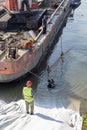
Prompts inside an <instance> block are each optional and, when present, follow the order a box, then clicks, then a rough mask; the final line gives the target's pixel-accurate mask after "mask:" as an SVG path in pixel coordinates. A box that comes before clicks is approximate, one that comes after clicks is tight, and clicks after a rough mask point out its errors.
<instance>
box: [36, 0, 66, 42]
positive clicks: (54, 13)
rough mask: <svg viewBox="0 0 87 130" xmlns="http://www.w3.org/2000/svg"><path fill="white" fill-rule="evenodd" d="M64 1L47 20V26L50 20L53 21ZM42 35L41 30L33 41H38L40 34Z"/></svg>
mask: <svg viewBox="0 0 87 130" xmlns="http://www.w3.org/2000/svg"><path fill="white" fill-rule="evenodd" d="M65 1H66V0H63V1H62V2H61V3H60V5H59V6H58V7H57V8H56V10H55V11H54V13H53V14H52V15H51V17H50V18H49V19H48V21H47V24H49V23H50V22H51V20H52V19H53V17H54V15H55V14H56V13H57V12H58V10H59V9H60V8H61V7H62V5H63V4H64V2H65ZM42 33H43V28H42V29H41V31H40V32H39V34H38V35H37V37H36V38H35V41H37V40H38V38H39V37H40V36H41V34H42Z"/></svg>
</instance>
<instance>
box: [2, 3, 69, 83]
mask: <svg viewBox="0 0 87 130" xmlns="http://www.w3.org/2000/svg"><path fill="white" fill-rule="evenodd" d="M70 10H71V9H70V0H66V1H65V3H64V5H63V7H62V8H61V10H60V13H59V12H57V13H56V14H55V15H54V16H53V17H52V19H51V22H48V23H47V33H46V34H42V35H41V36H40V37H39V38H38V40H37V42H36V43H35V44H39V45H38V46H37V48H36V49H35V50H34V52H33V53H31V54H29V51H26V53H25V54H24V55H23V56H22V57H21V58H20V59H19V60H15V61H9V62H0V66H6V65H7V66H8V68H9V66H10V68H9V69H8V70H7V71H6V69H7V67H4V69H2V68H0V82H1V83H7V82H12V81H15V80H18V79H20V78H21V77H23V76H24V75H26V74H27V73H28V72H30V71H31V70H32V69H34V68H35V67H36V66H37V64H38V63H39V61H40V59H41V58H42V57H43V56H44V54H45V53H46V50H47V48H48V46H51V44H52V42H53V40H54V38H55V36H56V35H57V34H58V32H59V30H60V28H61V26H62V24H63V22H64V20H65V18H66V17H67V15H68V13H69V12H70ZM13 70H14V71H13Z"/></svg>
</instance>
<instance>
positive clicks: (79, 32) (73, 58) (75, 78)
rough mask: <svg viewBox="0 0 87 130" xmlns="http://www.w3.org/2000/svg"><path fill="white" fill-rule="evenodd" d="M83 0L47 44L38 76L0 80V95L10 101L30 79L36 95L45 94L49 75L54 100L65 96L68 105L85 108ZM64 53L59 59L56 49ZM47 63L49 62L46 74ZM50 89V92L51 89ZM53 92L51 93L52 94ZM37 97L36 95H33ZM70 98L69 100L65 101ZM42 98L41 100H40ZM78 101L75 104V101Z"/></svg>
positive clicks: (86, 16)
mask: <svg viewBox="0 0 87 130" xmlns="http://www.w3.org/2000/svg"><path fill="white" fill-rule="evenodd" d="M86 26H87V1H86V0H82V1H81V5H80V6H79V7H78V8H77V9H75V10H74V15H73V17H69V18H68V20H67V24H66V26H65V27H64V28H63V31H62V35H61V37H59V39H58V41H57V43H56V44H55V45H54V46H53V47H51V48H50V50H49V54H48V55H47V57H45V59H44V61H42V64H41V65H40V67H39V69H37V70H36V71H35V73H36V74H37V75H39V76H40V78H41V79H40V78H37V77H35V76H33V75H31V76H27V77H26V78H23V79H22V80H20V81H19V82H14V83H10V84H0V99H1V100H5V101H6V102H11V101H15V100H19V99H21V98H23V96H22V88H23V86H25V84H26V81H27V80H28V79H31V80H32V82H33V88H34V90H36V89H37V88H38V89H37V90H36V91H38V92H37V93H36V99H38V100H40V101H41V100H42V98H41V97H44V96H45V94H46V96H47V95H48V97H49V95H50V94H49V90H48V89H47V80H48V79H49V78H53V79H54V80H55V83H56V87H55V89H54V90H52V93H51V94H52V96H54V97H57V98H54V100H58V99H60V98H62V100H63V99H64V98H65V99H66V100H67V102H68V105H71V104H73V106H75V107H78V106H79V105H80V110H81V112H87V105H86V104H87V29H86ZM61 44H62V51H63V53H64V55H63V60H61V59H59V58H58V57H59V52H61ZM47 65H49V66H50V69H51V71H50V73H49V76H48V73H47ZM53 92H54V93H53ZM54 94H55V95H54ZM37 97H38V98H37ZM69 100H70V101H69ZM42 101H43V100H42ZM78 104H79V105H78Z"/></svg>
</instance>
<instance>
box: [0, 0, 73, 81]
mask: <svg viewBox="0 0 87 130" xmlns="http://www.w3.org/2000/svg"><path fill="white" fill-rule="evenodd" d="M19 1H20V0H13V3H12V0H5V5H4V6H2V7H0V83H8V82H12V81H15V80H18V79H19V78H21V77H23V76H24V75H26V74H27V73H28V72H29V71H31V70H32V69H34V68H35V67H36V66H37V64H38V63H39V61H40V60H41V58H42V56H43V54H44V53H45V52H46V51H47V49H48V46H51V44H52V42H53V40H54V37H55V35H56V34H58V31H59V30H60V28H61V26H62V24H63V22H64V20H65V18H66V17H67V15H68V14H69V12H70V10H71V9H70V4H71V1H70V0H60V1H59V0H54V1H51V0H48V1H40V2H38V1H35V2H36V3H34V4H33V3H32V0H31V1H30V2H31V3H28V4H29V6H27V4H26V1H27V2H29V1H28V0H24V2H25V3H24V5H23V3H22V4H20V2H19ZM10 2H11V3H10ZM21 5H22V7H21ZM44 19H45V20H44ZM43 21H45V22H43ZM43 24H44V25H43Z"/></svg>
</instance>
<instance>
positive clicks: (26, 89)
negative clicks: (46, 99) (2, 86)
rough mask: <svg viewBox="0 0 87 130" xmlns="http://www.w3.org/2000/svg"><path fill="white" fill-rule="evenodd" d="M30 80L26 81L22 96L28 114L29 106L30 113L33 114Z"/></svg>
mask: <svg viewBox="0 0 87 130" xmlns="http://www.w3.org/2000/svg"><path fill="white" fill-rule="evenodd" d="M31 86H32V82H31V81H27V83H26V87H24V88H23V96H24V100H25V105H26V112H27V114H29V107H30V114H31V115H32V114H34V98H33V93H32V87H31Z"/></svg>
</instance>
